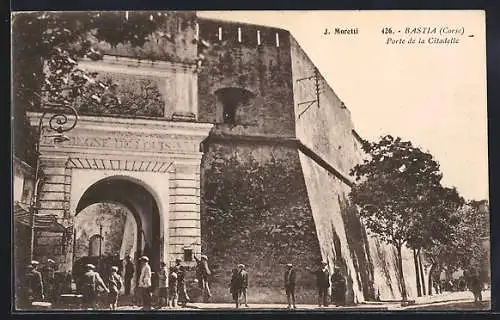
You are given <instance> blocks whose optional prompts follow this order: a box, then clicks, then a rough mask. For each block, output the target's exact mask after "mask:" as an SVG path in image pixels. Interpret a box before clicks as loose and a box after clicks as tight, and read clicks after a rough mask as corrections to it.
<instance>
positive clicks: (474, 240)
mask: <svg viewBox="0 0 500 320" xmlns="http://www.w3.org/2000/svg"><path fill="white" fill-rule="evenodd" d="M485 22H486V20H485V12H484V11H481V10H439V11H437V10H435V11H430V10H392V11H391V10H387V11H363V10H361V11H360V10H357V11H354V10H353V11H347V10H343V11H71V12H70V11H66V12H65V11H43V12H42V11H30V12H28V11H18V12H12V13H11V45H12V46H11V66H12V67H11V96H12V100H11V128H12V129H11V143H12V154H11V162H12V172H11V174H12V183H11V185H12V198H11V201H12V206H11V207H12V212H11V226H10V227H11V230H12V232H11V234H12V236H11V246H10V247H11V252H12V259H11V260H12V263H11V265H12V274H11V275H12V291H11V292H12V296H11V299H12V303H11V306H12V312H13V313H27V312H31V313H32V312H35V313H42V312H43V313H45V312H47V313H50V312H65V311H67V312H69V311H79V312H89V311H92V312H103V313H110V312H111V313H113V312H165V313H176V312H186V311H196V312H204V311H217V310H232V311H235V312H252V311H254V312H255V311H259V310H260V311H263V310H272V311H281V312H284V313H288V312H297V311H302V312H303V311H307V312H309V311H310V312H315V311H321V312H332V313H334V312H340V311H362V312H383V311H391V312H392V311H400V312H402V313H404V312H407V311H426V310H428V311H457V310H458V311H464V310H469V311H477V310H490V309H491V267H490V266H491V263H490V197H489V184H488V178H489V177H488V133H487V131H488V127H487V96H486V91H487V90H486V31H485V28H486V25H485Z"/></svg>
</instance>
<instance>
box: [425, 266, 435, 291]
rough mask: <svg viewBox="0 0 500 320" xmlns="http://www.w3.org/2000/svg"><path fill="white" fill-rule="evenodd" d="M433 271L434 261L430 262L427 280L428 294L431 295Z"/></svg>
mask: <svg viewBox="0 0 500 320" xmlns="http://www.w3.org/2000/svg"><path fill="white" fill-rule="evenodd" d="M433 272H434V263H433V264H431V268H430V269H429V281H428V282H427V283H428V285H429V295H430V296H432V273H433Z"/></svg>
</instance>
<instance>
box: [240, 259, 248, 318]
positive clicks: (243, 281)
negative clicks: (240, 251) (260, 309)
mask: <svg viewBox="0 0 500 320" xmlns="http://www.w3.org/2000/svg"><path fill="white" fill-rule="evenodd" d="M238 274H239V278H240V285H241V287H240V292H241V295H242V296H243V302H244V303H245V307H247V308H248V304H247V289H248V272H247V271H246V270H245V265H244V264H241V263H240V264H239V265H238Z"/></svg>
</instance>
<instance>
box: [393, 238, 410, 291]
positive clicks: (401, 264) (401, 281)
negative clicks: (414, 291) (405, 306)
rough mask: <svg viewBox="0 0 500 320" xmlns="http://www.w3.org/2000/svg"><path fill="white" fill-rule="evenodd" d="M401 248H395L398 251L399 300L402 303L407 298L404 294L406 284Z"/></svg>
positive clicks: (399, 246)
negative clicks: (400, 299)
mask: <svg viewBox="0 0 500 320" xmlns="http://www.w3.org/2000/svg"><path fill="white" fill-rule="evenodd" d="M401 247H402V245H397V246H396V249H397V251H398V268H399V281H400V283H401V298H402V300H403V301H407V300H408V296H407V294H406V283H405V277H404V273H403V256H402V254H401Z"/></svg>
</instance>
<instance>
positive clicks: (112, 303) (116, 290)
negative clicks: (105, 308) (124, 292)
mask: <svg viewBox="0 0 500 320" xmlns="http://www.w3.org/2000/svg"><path fill="white" fill-rule="evenodd" d="M122 287H123V280H122V277H121V276H120V275H119V274H118V267H116V266H113V267H111V274H110V276H109V279H108V288H109V296H108V297H109V308H110V309H111V310H116V308H117V307H118V296H119V295H120V290H121V288H122Z"/></svg>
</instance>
